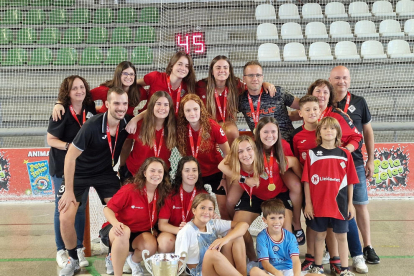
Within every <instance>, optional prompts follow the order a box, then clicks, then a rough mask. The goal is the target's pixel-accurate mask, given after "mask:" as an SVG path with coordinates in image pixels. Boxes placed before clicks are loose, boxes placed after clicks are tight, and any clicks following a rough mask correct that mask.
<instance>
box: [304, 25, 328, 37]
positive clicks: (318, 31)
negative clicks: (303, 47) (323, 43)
mask: <svg viewBox="0 0 414 276" xmlns="http://www.w3.org/2000/svg"><path fill="white" fill-rule="evenodd" d="M305 36H306V38H328V33H327V32H326V26H325V24H323V23H322V22H309V23H308V24H306V28H305Z"/></svg>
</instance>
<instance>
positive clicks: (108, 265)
mask: <svg viewBox="0 0 414 276" xmlns="http://www.w3.org/2000/svg"><path fill="white" fill-rule="evenodd" d="M105 266H106V274H108V275H114V267H113V266H112V259H111V253H109V254H108V255H107V256H106V258H105Z"/></svg>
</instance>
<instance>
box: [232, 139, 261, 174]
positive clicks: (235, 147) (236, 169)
mask: <svg viewBox="0 0 414 276" xmlns="http://www.w3.org/2000/svg"><path fill="white" fill-rule="evenodd" d="M243 141H247V142H249V144H250V145H251V146H252V149H253V151H254V159H253V171H254V172H253V177H257V178H258V177H259V176H260V175H261V174H262V173H263V171H264V166H263V158H259V153H258V151H257V147H256V144H255V142H254V140H253V138H251V137H250V136H247V135H242V136H239V137H237V138H236V139H235V140H234V141H233V144H231V148H230V154H229V155H228V156H226V159H225V161H224V164H226V165H228V166H229V167H230V169H231V172H232V177H231V182H233V181H234V180H236V179H239V178H240V170H241V165H240V160H239V145H240V143H241V142H243Z"/></svg>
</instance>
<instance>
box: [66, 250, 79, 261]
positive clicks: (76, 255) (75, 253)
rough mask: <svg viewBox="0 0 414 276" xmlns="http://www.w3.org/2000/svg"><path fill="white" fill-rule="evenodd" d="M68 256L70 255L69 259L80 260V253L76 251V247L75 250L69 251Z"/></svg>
mask: <svg viewBox="0 0 414 276" xmlns="http://www.w3.org/2000/svg"><path fill="white" fill-rule="evenodd" d="M68 254H69V257H71V258H72V259H74V260H77V259H78V252H77V251H76V247H75V248H73V249H69V250H68Z"/></svg>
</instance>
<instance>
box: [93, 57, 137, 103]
mask: <svg viewBox="0 0 414 276" xmlns="http://www.w3.org/2000/svg"><path fill="white" fill-rule="evenodd" d="M128 68H132V70H134V74H135V76H134V82H133V83H132V84H131V86H130V87H129V89H128V104H129V105H130V106H133V107H136V106H138V105H139V101H140V95H141V94H140V90H141V89H144V88H142V87H141V86H139V85H138V84H137V70H136V69H135V66H134V65H133V64H132V63H131V62H129V61H123V62H121V63H120V64H118V66H117V67H116V68H115V72H114V76H113V78H112V80H107V81H106V82H104V83H101V84H100V85H101V86H107V87H109V88H112V87H119V88H122V81H121V75H122V72H123V71H124V70H125V69H128Z"/></svg>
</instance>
